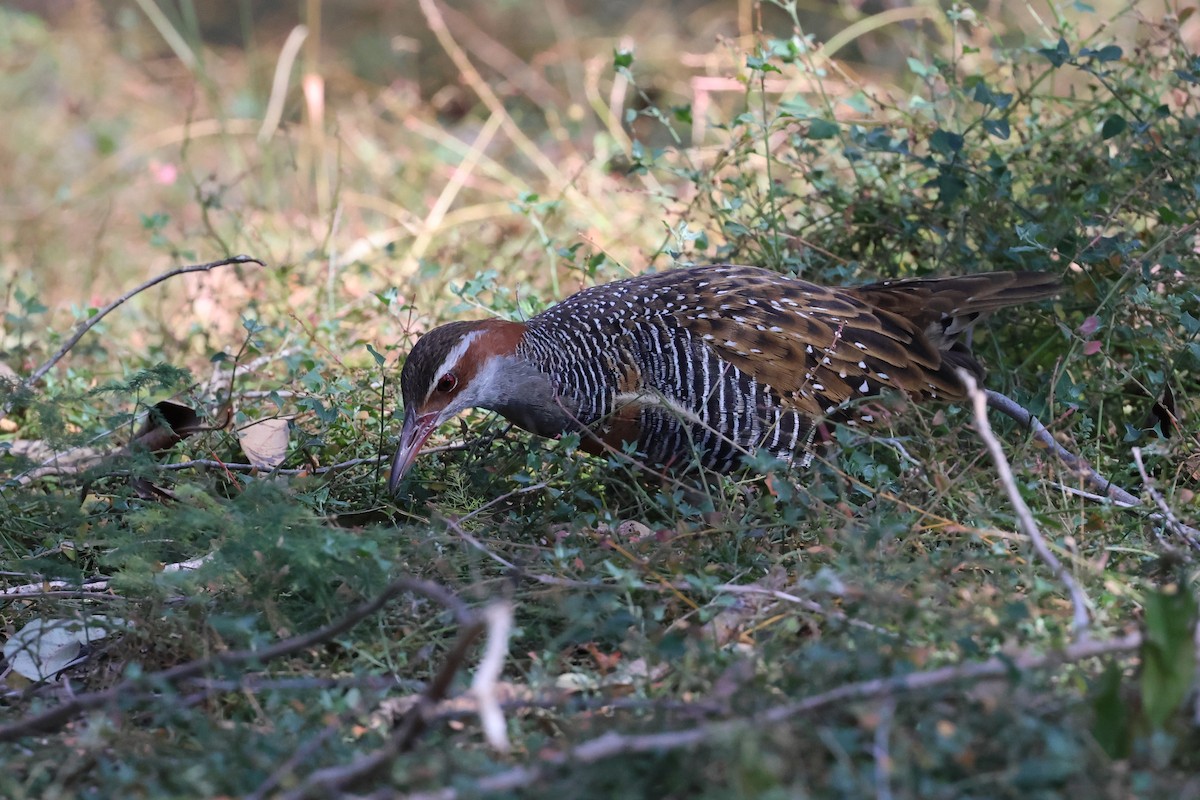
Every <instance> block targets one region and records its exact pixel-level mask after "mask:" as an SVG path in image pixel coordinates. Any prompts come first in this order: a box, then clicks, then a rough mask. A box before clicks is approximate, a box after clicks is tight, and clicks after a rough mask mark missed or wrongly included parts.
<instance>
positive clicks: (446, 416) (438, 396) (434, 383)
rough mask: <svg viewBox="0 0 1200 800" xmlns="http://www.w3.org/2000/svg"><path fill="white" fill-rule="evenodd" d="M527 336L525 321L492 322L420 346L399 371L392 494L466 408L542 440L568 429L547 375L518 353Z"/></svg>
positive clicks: (430, 337) (434, 336)
mask: <svg viewBox="0 0 1200 800" xmlns="http://www.w3.org/2000/svg"><path fill="white" fill-rule="evenodd" d="M524 335H525V325H524V324H523V323H520V322H508V321H506V320H499V319H489V320H480V321H476V322H451V323H449V324H448V325H443V326H441V327H440V328H434V329H433V330H432V331H430V332H429V333H427V334H425V335H424V336H422V337H421V338H420V339H419V340H418V341H417V343H416V345H414V346H413V349H412V352H411V353H409V354H408V358H407V360H405V362H404V369H402V370H401V372H400V395H401V398H402V399H403V401H404V427H403V429H402V430H401V432H400V445H399V447H398V449H397V450H396V456H395V458H394V459H393V460H392V472H391V475H390V477H389V478H388V489H389V490H390V491H391V492H392V493H393V494H395V492H396V489H397V488H398V487H399V485H400V480H401V479H402V478H403V477H404V473H406V472H407V471H408V469H409V467H411V466H412V463H413V461H414V460H415V459H416V457H417V453H419V452H420V451H421V447H422V446H423V445H424V444H425V440H426V439H428V438H429V436H430V434H432V433H433V432H434V431H435V430H436V429H437V428H438V426H440V425H441V424H442V423H444V422H447V421H448V420H450V419H453V418H454V417H455V416H457V415H458V414H460V413H461V412H463V411H466V410H467V409H469V408H486V409H490V410H492V411H498V412H500V413H501V414H503V415H504V416H505V417H507V418H508V419H510V420H512V421H513V422H514V423H516V424H517V425H520V426H521V427H523V428H526V429H527V430H531V431H533V432H535V433H540V434H543V435H554V434H555V433H558V432H560V431H561V430H562V429H563V428H564V427H565V425H566V424H567V422H566V419H567V416H566V412H564V410H563V409H562V407H561V406H560V405H558V404H557V403H556V392H555V390H554V387H553V385H552V384H551V382H550V379H549V377H548V376H546V375H545V374H543V373H542V372H541V371H540V370H539V369H538V368H537V367H536V366H535V365H534V364H532V363H530V362H529V361H527V360H525V359H524V358H522V357H521V356H520V355H519V354H518V352H517V347H518V345H519V344H520V342H521V337H522V336H524Z"/></svg>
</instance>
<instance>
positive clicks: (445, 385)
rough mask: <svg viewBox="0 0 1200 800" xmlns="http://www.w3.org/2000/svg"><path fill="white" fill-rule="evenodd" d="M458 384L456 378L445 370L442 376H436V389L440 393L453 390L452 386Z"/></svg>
mask: <svg viewBox="0 0 1200 800" xmlns="http://www.w3.org/2000/svg"><path fill="white" fill-rule="evenodd" d="M455 386H458V378H456V377H454V376H453V375H451V374H450V373H449V372H447V373H446V374H445V375H443V376H442V377H440V378H438V382H437V387H436V388H437V390H438V391H439V392H441V393H442V394H445V393H446V392H452V391H454V387H455Z"/></svg>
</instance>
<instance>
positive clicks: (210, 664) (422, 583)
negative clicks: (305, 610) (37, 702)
mask: <svg viewBox="0 0 1200 800" xmlns="http://www.w3.org/2000/svg"><path fill="white" fill-rule="evenodd" d="M404 592H413V593H415V594H420V595H424V596H425V597H428V598H429V599H430V600H433V601H434V602H436V603H438V604H439V605H441V606H443V607H444V608H446V609H448V610H449V611H451V612H452V613H453V614H454V616H455V618H456V619H458V620H459V621H460V624H462V621H464V620H468V621H472V622H473V617H472V616H471V614H470V612H469V610H468V609H467V607H466V605H465V604H464V603H463V602H462V601H461V600H460V599H458V597H456V596H455V595H454V594H452V593H451V592H450V591H449V590H448V589H446V588H444V587H442V586H441V585H439V584H436V583H433V582H432V581H427V580H422V579H420V578H412V577H403V578H397V579H396V580H394V581H392V582H391V583H390V584H388V585H387V587H386V588H385V589H384V590H383V591H382V592H380V593H379V594H378V595H376V596H375V597H373V598H371V599H370V600H368V601H366V602H364V603H361V604H359V605H358V606H357V607H355V608H354V609H352V610H351V611H350V612H349V613H347V614H346V615H345V616H343V617H342V618H341V619H338V620H336V621H335V622H332V623H330V624H329V625H326V626H325V627H323V628H318V629H317V630H315V631H310V632H309V633H305V634H301V635H299V636H293V637H291V638H290V639H284V640H282V641H279V642H276V643H275V644H273V645H271V646H269V647H264V648H262V649H261V650H233V651H230V652H227V653H221V654H218V655H215V656H212V657H210V658H203V659H198V660H196V661H188V662H186V663H183V664H178V665H176V666H174V667H171V668H170V669H165V670H161V671H159V672H152V673H149V674H146V675H143V676H141V677H138V678H129V679H126V680H123V681H121V682H120V683H118V684H116V685H115V686H112V687H110V688H108V689H105V690H103V691H99V692H89V693H87V694H79V695H76V696H74V697H72V698H71V699H70V700H67V701H65V702H63V703H60V704H59V705H57V706H55V707H54V708H51V709H49V710H47V711H43V712H42V713H40V714H36V715H34V716H32V717H26V718H25V719H22V720H18V721H17V722H13V723H10V724H8V725H4V726H0V742H9V741H13V740H15V739H20V738H21V737H23V736H28V735H31V734H33V733H43V732H46V731H48V730H54V729H57V728H59V727H61V726H62V725H65V724H66V723H67V722H69V721H70V720H72V719H74V718H75V717H76V716H77V715H79V714H80V713H82V712H84V711H88V710H90V709H93V708H99V707H101V706H105V705H109V704H110V703H113V702H116V701H117V700H118V699H120V698H121V697H123V696H125V695H127V694H130V693H136V692H138V691H139V690H141V689H142V688H143V687H146V686H153V685H155V684H164V683H165V684H176V683H178V682H180V681H184V680H188V679H191V678H195V677H198V676H200V675H203V674H204V673H206V672H208V671H210V670H213V669H216V668H221V667H231V666H240V665H243V664H265V663H267V662H268V661H271V660H273V659H276V658H280V657H282V656H287V655H291V654H292V653H297V652H300V651H302V650H307V649H308V648H310V647H314V646H316V645H318V644H322V643H324V642H327V641H329V640H331V639H333V638H335V637H337V636H340V635H341V634H343V633H345V632H346V631H348V630H350V629H351V628H353V627H354V626H356V625H357V624H358V623H360V622H362V621H363V620H364V619H366V618H367V617H369V616H371V615H372V614H374V613H375V612H377V611H379V610H380V609H381V608H383V607H384V606H385V605H387V603H388V602H389V601H390V600H391V599H392V598H394V597H396V596H397V595H399V594H402V593H404ZM475 624H477V623H475Z"/></svg>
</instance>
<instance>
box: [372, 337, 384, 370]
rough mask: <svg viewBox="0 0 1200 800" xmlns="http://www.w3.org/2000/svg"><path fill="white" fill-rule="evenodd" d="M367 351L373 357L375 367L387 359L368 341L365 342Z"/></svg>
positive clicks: (380, 365)
mask: <svg viewBox="0 0 1200 800" xmlns="http://www.w3.org/2000/svg"><path fill="white" fill-rule="evenodd" d="M367 352H368V353H370V354H371V356H372V357H373V358H374V359H375V366H377V367H382V366H383V365H384V363H385V362H386V361H387V359H386V358H384V357H383V354H381V353H380V352H379V351H378V350H376V349H375V348H374V347H372V346H371V343H370V342H368V343H367Z"/></svg>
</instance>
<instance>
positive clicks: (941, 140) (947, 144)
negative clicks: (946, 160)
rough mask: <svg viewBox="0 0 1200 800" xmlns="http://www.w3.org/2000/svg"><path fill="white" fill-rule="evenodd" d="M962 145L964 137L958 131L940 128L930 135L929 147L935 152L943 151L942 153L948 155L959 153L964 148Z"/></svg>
mask: <svg viewBox="0 0 1200 800" xmlns="http://www.w3.org/2000/svg"><path fill="white" fill-rule="evenodd" d="M962 146H963V137H961V136H959V135H958V134H957V133H950V132H949V131H946V130H942V129H940V128H939V129H938V130H936V131H934V132H933V135H932V136H930V137H929V147H930V148H931V149H932V150H933V151H934V152H935V153H941V154H942V155H946V156H948V155H951V154H953V153H957V152H958V151H960V150H962Z"/></svg>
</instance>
